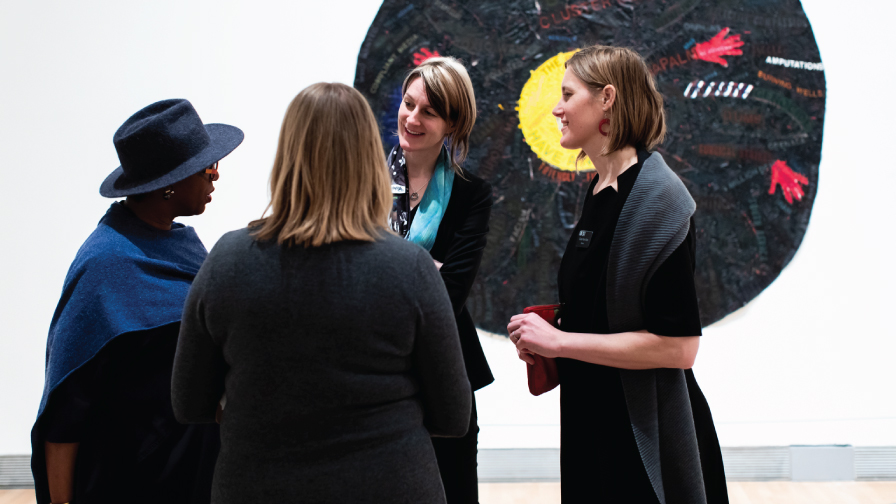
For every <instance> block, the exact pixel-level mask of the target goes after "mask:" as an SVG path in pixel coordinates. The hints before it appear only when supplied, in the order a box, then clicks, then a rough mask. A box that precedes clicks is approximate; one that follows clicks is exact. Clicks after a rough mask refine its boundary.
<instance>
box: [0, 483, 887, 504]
mask: <svg viewBox="0 0 896 504" xmlns="http://www.w3.org/2000/svg"><path fill="white" fill-rule="evenodd" d="M728 493H729V494H730V497H731V504H896V482H894V481H881V482H853V481H848V482H825V483H795V482H790V481H775V482H729V483H728ZM479 502H480V503H481V504H553V503H558V504H559V502H560V483H483V484H480V485H479ZM33 503H34V491H33V490H0V504H33Z"/></svg>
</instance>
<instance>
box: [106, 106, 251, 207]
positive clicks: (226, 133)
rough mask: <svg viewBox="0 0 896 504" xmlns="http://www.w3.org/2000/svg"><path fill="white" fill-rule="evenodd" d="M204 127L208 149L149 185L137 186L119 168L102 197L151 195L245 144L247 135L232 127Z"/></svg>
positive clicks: (148, 183) (109, 179) (142, 182)
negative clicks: (244, 140)
mask: <svg viewBox="0 0 896 504" xmlns="http://www.w3.org/2000/svg"><path fill="white" fill-rule="evenodd" d="M204 126H205V131H206V132H208V136H209V138H210V139H211V141H210V142H209V144H208V146H207V147H206V148H205V149H203V150H202V151H201V152H199V153H198V154H196V155H195V156H193V157H192V158H190V159H188V160H187V161H185V162H184V163H182V164H181V165H180V166H178V167H177V168H175V169H173V170H171V171H170V172H168V173H166V174H165V175H163V176H161V177H159V178H157V179H154V180H151V181H149V182H144V181H141V182H138V183H135V182H133V181H129V180H127V178H126V177H124V170H122V168H121V166H119V167H118V168H116V169H115V171H113V172H112V173H110V174H109V176H108V177H106V180H104V181H103V184H102V185H101V186H100V195H102V196H105V197H106V198H119V197H121V196H130V195H134V194H143V193H148V192H152V191H155V190H156V189H161V188H163V187H167V186H170V185H171V184H174V183H175V182H180V181H181V180H183V179H185V178H187V177H189V176H190V175H193V174H195V173H198V172H199V171H200V170H202V169H203V168H206V167H207V166H209V165H212V164H214V163H215V162H217V161H220V160H221V159H223V158H224V157H225V156H227V155H228V154H230V153H231V152H233V149H236V148H237V147H238V146H239V145H240V144H241V143H242V142H243V138H244V136H245V135H244V134H243V131H242V130H241V129H239V128H237V127H236V126H230V125H229V124H217V123H212V124H206V125H204Z"/></svg>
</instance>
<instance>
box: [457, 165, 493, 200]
mask: <svg viewBox="0 0 896 504" xmlns="http://www.w3.org/2000/svg"><path fill="white" fill-rule="evenodd" d="M451 192H452V196H453V195H454V194H458V195H462V196H465V197H467V198H470V199H472V200H474V201H479V200H491V196H492V185H491V184H489V183H488V182H486V181H485V180H483V179H481V178H479V177H477V176H476V175H474V174H472V173H470V172H469V171H467V170H463V169H462V170H461V173H460V174H455V177H454V186H453V187H452V189H451Z"/></svg>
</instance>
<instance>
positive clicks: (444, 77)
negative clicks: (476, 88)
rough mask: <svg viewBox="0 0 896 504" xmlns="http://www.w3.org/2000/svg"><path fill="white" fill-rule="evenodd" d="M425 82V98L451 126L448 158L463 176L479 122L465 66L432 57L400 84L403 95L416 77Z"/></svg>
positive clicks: (449, 129) (471, 86) (447, 59)
mask: <svg viewBox="0 0 896 504" xmlns="http://www.w3.org/2000/svg"><path fill="white" fill-rule="evenodd" d="M418 77H419V78H421V79H423V88H424V89H425V90H426V99H427V100H429V105H430V106H431V107H432V109H433V111H434V112H435V113H436V115H437V116H439V117H441V118H442V119H443V120H444V121H445V122H447V123H448V155H449V158H450V159H451V167H452V168H453V169H454V171H455V172H456V173H458V174H459V175H461V176H463V171H462V170H461V167H460V165H461V163H463V162H464V160H465V159H467V153H469V152H470V133H471V132H472V131H473V125H474V124H475V123H476V95H475V94H474V93H473V83H472V82H471V81H470V74H468V73H467V69H466V68H464V65H463V64H462V63H461V62H460V61H458V60H457V59H455V58H452V57H450V56H448V57H435V58H429V59H428V60H426V61H424V62H423V63H421V64H420V66H418V67H417V68H415V69H413V70H411V73H409V74H408V76H407V77H405V79H404V84H402V85H401V95H402V96H404V94H405V93H407V91H408V86H410V85H411V83H412V82H414V79H416V78H418Z"/></svg>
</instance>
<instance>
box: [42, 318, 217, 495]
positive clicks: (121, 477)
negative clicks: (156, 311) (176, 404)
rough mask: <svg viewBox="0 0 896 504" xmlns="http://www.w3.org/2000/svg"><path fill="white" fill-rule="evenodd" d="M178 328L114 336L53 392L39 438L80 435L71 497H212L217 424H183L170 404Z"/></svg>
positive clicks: (56, 439) (70, 440) (74, 438)
mask: <svg viewBox="0 0 896 504" xmlns="http://www.w3.org/2000/svg"><path fill="white" fill-rule="evenodd" d="M179 328H180V324H179V323H175V324H169V325H166V326H162V327H159V328H156V329H152V330H148V331H140V332H135V333H128V334H123V335H121V336H119V337H117V338H116V339H114V340H112V341H111V342H110V343H109V344H107V345H106V347H104V348H103V349H102V350H100V352H98V353H97V355H96V356H95V357H94V358H93V359H91V360H90V361H89V362H87V363H86V364H85V365H83V366H81V367H80V368H78V369H77V370H75V371H74V372H73V373H72V374H71V375H69V376H68V377H67V378H66V379H65V380H64V381H63V382H62V383H61V384H60V385H59V386H58V387H57V388H56V389H55V390H54V391H53V392H52V394H51V395H50V399H49V401H48V404H47V409H46V412H45V413H44V415H42V417H41V428H42V431H43V433H44V440H46V441H49V442H52V443H76V442H77V443H80V446H79V448H78V458H77V461H76V464H75V482H74V500H75V501H76V502H100V503H102V502H110V503H111V502H122V499H125V500H127V501H129V502H147V503H150V502H153V503H158V502H166V503H191V504H198V503H207V502H209V501H210V498H211V483H212V475H213V473H214V467H215V460H216V458H217V455H218V448H219V446H220V444H219V440H218V426H217V425H190V426H187V425H181V424H179V423H178V422H177V420H175V418H174V412H173V411H172V408H171V368H172V365H173V362H174V352H175V348H176V346H177V335H178V330H179Z"/></svg>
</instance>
